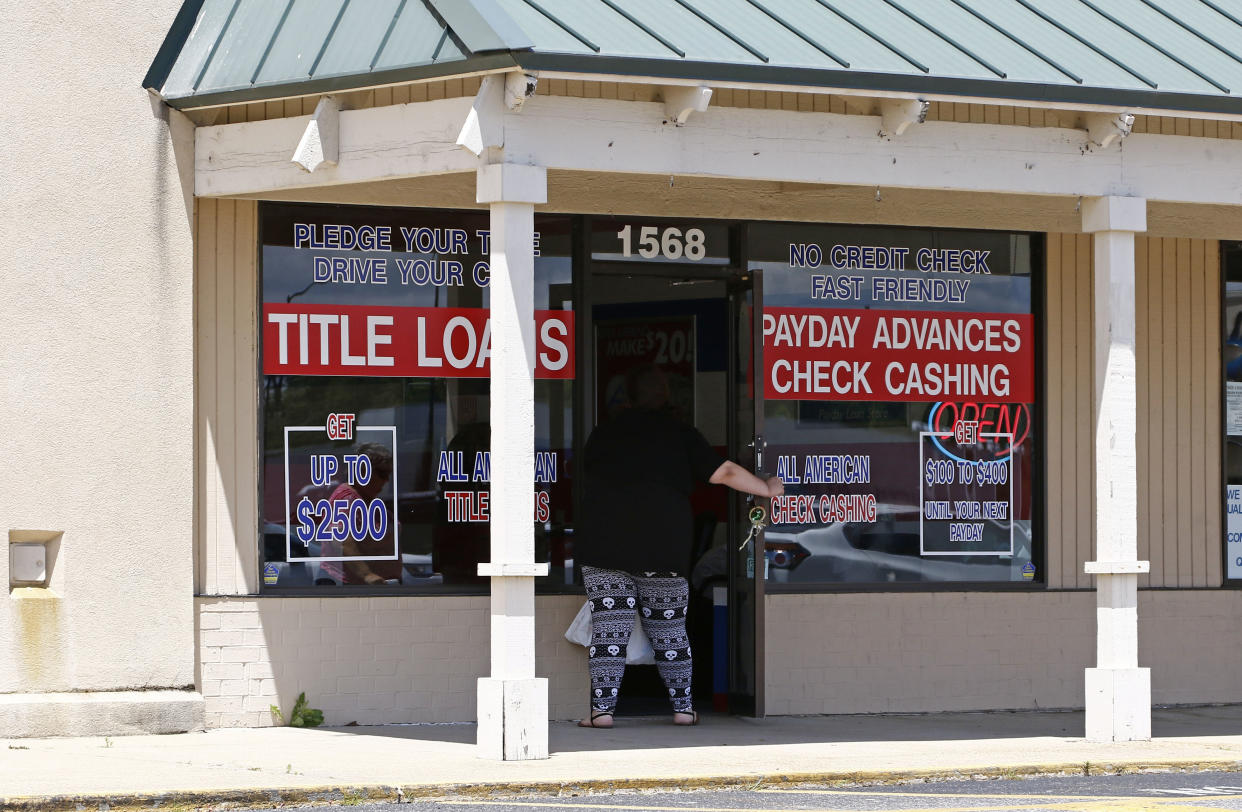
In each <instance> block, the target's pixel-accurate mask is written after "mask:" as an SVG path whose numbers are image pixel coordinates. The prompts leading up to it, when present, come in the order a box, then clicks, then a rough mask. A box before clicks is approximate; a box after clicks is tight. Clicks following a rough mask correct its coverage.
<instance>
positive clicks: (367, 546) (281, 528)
mask: <svg viewBox="0 0 1242 812" xmlns="http://www.w3.org/2000/svg"><path fill="white" fill-rule="evenodd" d="M535 229H536V232H537V234H538V237H537V239H538V244H537V257H536V259H535V278H536V291H535V308H536V322H537V331H536V335H537V341H538V344H539V347H538V349H539V352H538V356H537V359H538V360H537V366H536V382H535V398H536V426H535V435H536V436H535V448H536V470H535V483H536V484H535V487H536V490H537V494H536V515H535V516H532V517H531V519H532V521H533V522H535V526H536V544H537V550H536V556H537V559H538V560H540V561H550V562H551V564H552V575H551V577H549V578H546V579H540V581H541V584H540V585H541V587H543V588H548V587H551V588H556V587H557V586H564V585H567V584H570V583H572V581H573V572H572V550H571V545H570V543H569V539H570V538H571V535H570V532H571V526H572V518H573V517H572V494H571V482H570V476H569V474H570V471H571V470H572V463H571V460H570V457H571V454H572V449H573V404H574V380H573V379H574V369H575V359H574V318H573V295H572V285H571V278H572V274H571V245H572V239H571V219H570V218H568V217H552V216H540V217H537V218H536V220H535ZM487 240H488V216H487V214H486V213H485V212H444V211H430V210H422V209H378V208H366V209H361V208H349V207H335V206H331V207H330V206H298V205H289V206H265V207H264V208H263V213H262V255H261V269H262V314H261V317H260V319H261V325H260V327H261V331H262V352H261V356H262V382H263V385H262V391H261V398H262V431H263V436H262V449H263V451H262V453H263V459H262V462H263V464H262V472H261V476H262V484H261V487H262V513H263V527H262V559H263V560H262V564H263V583H264V589H265V590H283V589H308V588H320V589H333V588H337V587H348V586H369V587H373V588H381V589H382V588H384V587H385V586H389V587H424V588H430V589H441V590H452V589H458V590H480V589H483V588H485V587H486V584H487V580H486V579H484V578H479V577H478V575H477V565H478V563H479V562H481V561H487V560H488V559H489V551H488V547H489V539H488V536H489V524H488V512H489V511H488V506H489V494H488V489H489V478H490V477H489V471H490V459H489V451H488V449H489V444H490V431H489V428H488V426H489V382H488V379H487V375H488V369H489V366H488V359H489V355H490V351H491V337H490V325H489V320H488V311H487V308H488V304H489V300H488V245H487Z"/></svg>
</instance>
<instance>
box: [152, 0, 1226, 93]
mask: <svg viewBox="0 0 1242 812" xmlns="http://www.w3.org/2000/svg"><path fill="white" fill-rule="evenodd" d="M505 67H521V68H524V69H526V70H547V71H569V72H577V73H588V74H618V75H623V76H653V77H664V78H678V79H695V80H701V81H704V82H708V83H710V82H760V83H773V84H786V85H797V86H805V87H833V88H853V89H859V90H889V91H893V90H896V91H908V92H913V93H940V94H950V95H960V96H963V97H991V98H1003V99H1014V100H1028V101H1036V102H1038V101H1059V102H1071V103H1073V102H1078V103H1084V104H1108V105H1118V106H1128V107H1146V108H1154V109H1165V110H1195V111H1203V112H1220V113H1242V0H185V3H184V5H183V7H182V9H181V11H180V12H179V14H178V16H177V19H176V20H175V21H174V23H173V26H172V29H171V30H170V32H169V34H168V38H167V39H166V40H165V42H164V45H163V47H162V48H161V49H160V52H159V54H158V55H157V56H156V59H155V62H154V64H152V66H151V69H150V71H149V72H148V73H147V77H146V79H145V80H144V87H146V88H148V89H150V90H152V91H154V92H156V93H158V94H159V95H160V96H161V97H163V98H164V99H165V100H167V101H168V103H169V104H171V105H172V106H174V107H184V108H191V107H202V106H209V105H217V104H229V103H236V102H244V101H256V100H262V99H270V98H280V97H285V96H293V95H303V94H310V93H324V92H331V91H339V90H349V89H358V88H364V87H370V86H374V85H381V84H390V83H395V82H402V81H412V80H416V79H425V78H432V77H437V76H451V75H456V74H463V73H471V72H475V71H482V70H492V69H497V68H505Z"/></svg>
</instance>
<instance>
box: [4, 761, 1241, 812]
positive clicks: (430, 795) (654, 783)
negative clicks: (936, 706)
mask: <svg viewBox="0 0 1242 812" xmlns="http://www.w3.org/2000/svg"><path fill="white" fill-rule="evenodd" d="M1205 771H1214V772H1242V761H1227V760H1221V761H1144V762H1101V763H1093V762H1071V763H1061V764H1034V765H1021V766H1016V767H1000V766H987V767H977V768H957V769H942V770H884V771H869V772H815V773H775V774H754V775H744V776H738V775H731V776H724V775H707V776H687V777H683V778H675V777H668V778H621V779H614V780H598V781H594V780H593V781H536V782H527V783H523V782H515V781H504V782H477V783H468V784H408V785H398V786H394V785H391V784H341V785H331V786H319V787H268V788H256V789H222V790H186V791H171V792H158V793H121V794H111V795H109V794H91V795H44V796H30V797H13V798H2V797H0V808H3V809H4V810H6V812H84V810H94V809H98V810H106V811H107V812H131V811H133V812H136V811H137V810H151V809H163V810H178V812H182V811H184V810H194V809H251V808H254V809H267V808H274V807H282V806H293V805H297V806H319V805H349V806H355V805H358V804H361V803H403V802H405V803H408V802H410V801H414V800H423V799H435V798H446V797H453V798H503V797H512V796H516V795H552V796H557V795H569V796H573V795H586V794H593V793H601V792H615V791H631V792H633V791H654V790H665V791H679V790H681V791H685V790H708V789H742V788H749V787H758V786H761V785H766V786H771V787H780V786H786V787H787V786H795V785H804V784H814V785H819V786H860V785H861V786H878V785H886V784H906V783H917V782H933V781H954V780H957V781H984V780H999V779H1005V778H1034V777H1038V776H1061V775H1120V774H1123V773H1143V772H1205Z"/></svg>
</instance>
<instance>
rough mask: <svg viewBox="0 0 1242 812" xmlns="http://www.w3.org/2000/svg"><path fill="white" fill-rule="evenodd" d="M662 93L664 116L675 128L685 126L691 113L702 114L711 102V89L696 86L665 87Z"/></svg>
mask: <svg viewBox="0 0 1242 812" xmlns="http://www.w3.org/2000/svg"><path fill="white" fill-rule="evenodd" d="M663 91H664V115H666V116H668V119H669V121H671V122H673V124H674V125H675V126H677V127H681V126H683V125H685V123H686V121H688V120H689V119H690V114H691V113H702V112H703V111H705V110H706V109H707V105H709V104H711V101H712V89H711V88H710V87H704V86H703V85H698V86H697V87H686V86H682V85H666V86H665V87H664V88H663Z"/></svg>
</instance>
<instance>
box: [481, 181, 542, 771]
mask: <svg viewBox="0 0 1242 812" xmlns="http://www.w3.org/2000/svg"><path fill="white" fill-rule="evenodd" d="M547 199H548V182H547V171H546V170H545V169H543V168H542V167H537V166H518V165H512V164H492V165H489V166H484V167H482V168H480V169H479V170H478V202H480V203H487V204H490V207H491V282H490V294H491V331H492V336H491V384H492V388H491V424H492V443H491V559H492V560H491V562H490V563H487V564H480V565H479V574H480V575H487V576H490V577H491V579H492V601H491V614H492V624H491V646H492V670H491V676H490V677H484V678H481V679H480V680H479V688H478V717H479V730H478V746H479V755H480V756H481V757H483V758H492V759H503V760H507V761H517V760H524V759H536V758H547V757H548V681H547V679H541V678H537V677H536V676H535V578H536V577H537V576H540V575H547V573H548V565H547V564H536V563H535V256H534V245H535V242H534V241H535V204H536V203H545V202H547Z"/></svg>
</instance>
